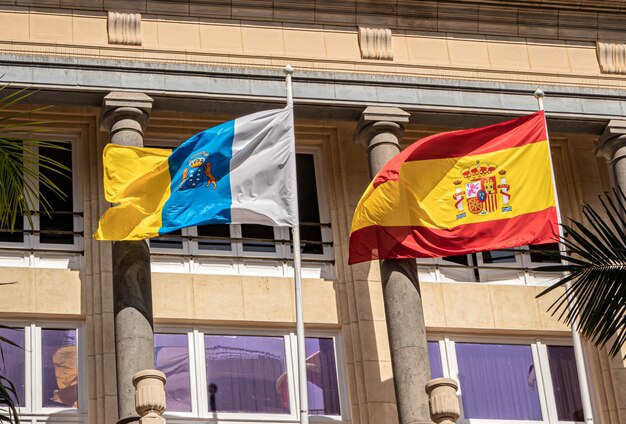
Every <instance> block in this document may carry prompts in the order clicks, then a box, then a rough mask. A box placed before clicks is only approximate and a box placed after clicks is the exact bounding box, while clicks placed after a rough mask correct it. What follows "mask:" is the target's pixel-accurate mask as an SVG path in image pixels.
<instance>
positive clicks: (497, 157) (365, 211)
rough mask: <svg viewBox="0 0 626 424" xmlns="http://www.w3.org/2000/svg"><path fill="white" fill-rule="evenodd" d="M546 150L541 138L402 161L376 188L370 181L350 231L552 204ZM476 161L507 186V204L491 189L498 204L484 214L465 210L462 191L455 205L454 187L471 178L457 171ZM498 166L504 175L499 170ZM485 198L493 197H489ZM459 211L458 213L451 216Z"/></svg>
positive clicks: (442, 225)
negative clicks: (490, 167) (494, 148)
mask: <svg viewBox="0 0 626 424" xmlns="http://www.w3.org/2000/svg"><path fill="white" fill-rule="evenodd" d="M548 154H549V152H548V143H547V141H542V142H538V143H532V144H528V145H524V146H521V147H514V148H510V149H503V150H499V151H496V152H490V153H485V154H481V155H474V156H465V157H462V158H444V159H432V160H418V161H410V162H405V163H404V164H403V165H402V167H401V169H400V176H399V179H398V180H392V181H387V182H385V183H383V184H381V185H379V186H378V187H376V188H374V187H373V184H370V186H369V187H368V188H367V190H366V191H365V193H364V194H363V197H362V198H361V201H360V202H359V206H357V208H356V212H355V216H354V220H353V223H352V232H354V231H357V230H359V229H361V228H364V227H368V226H372V225H378V226H382V227H385V226H413V227H414V226H424V227H429V228H438V229H449V228H453V227H455V226H458V225H463V224H470V223H480V222H488V221H494V220H498V219H507V218H513V217H516V216H520V215H523V214H527V213H532V212H537V211H541V210H544V209H546V208H548V207H551V206H555V204H556V203H555V200H554V190H553V187H552V184H551V181H552V177H551V172H550V162H549V156H548ZM477 161H479V162H480V163H481V164H484V165H487V164H493V165H496V169H495V170H494V171H493V172H491V173H490V174H489V175H488V176H495V178H496V185H500V184H501V179H505V180H506V184H507V185H509V186H510V188H509V189H508V190H507V192H508V194H510V196H511V198H510V200H509V203H508V204H507V205H505V204H504V202H503V195H502V194H501V189H500V188H497V187H495V188H494V189H495V190H497V194H496V197H497V202H498V208H497V209H496V210H495V211H493V212H490V213H484V214H475V213H472V212H470V210H468V204H467V197H468V196H467V194H465V195H463V197H464V200H463V211H459V210H458V209H457V207H456V206H455V202H456V200H455V199H454V197H453V196H454V195H455V193H456V189H457V188H460V189H461V190H462V191H465V190H466V188H467V183H470V182H471V181H470V179H467V178H464V176H463V171H464V170H467V169H469V168H470V167H471V166H472V165H475V164H476V162H477ZM502 171H506V174H504V175H502V174H500V172H502ZM473 179H474V180H475V179H476V178H473ZM455 181H456V182H458V183H459V184H455ZM487 200H491V201H493V198H492V199H487ZM503 206H510V211H503V210H502V208H503ZM463 213H465V216H464V217H459V218H457V216H459V215H462V214H463Z"/></svg>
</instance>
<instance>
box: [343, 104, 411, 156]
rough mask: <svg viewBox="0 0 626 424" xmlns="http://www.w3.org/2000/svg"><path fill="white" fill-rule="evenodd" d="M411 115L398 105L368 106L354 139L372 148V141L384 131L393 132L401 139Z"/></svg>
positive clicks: (362, 115)
mask: <svg viewBox="0 0 626 424" xmlns="http://www.w3.org/2000/svg"><path fill="white" fill-rule="evenodd" d="M410 116H411V114H410V113H408V112H405V111H404V110H402V109H400V108H397V107H385V106H368V107H366V108H365V110H364V111H363V113H362V114H361V118H360V119H359V123H358V125H357V127H356V130H355V131H354V141H355V142H357V143H361V144H363V145H364V146H365V147H367V148H370V147H371V146H370V142H371V141H372V140H373V139H374V137H375V136H376V135H378V134H380V133H382V132H389V133H393V134H394V135H395V136H396V137H397V138H398V140H399V139H400V138H401V137H402V134H403V133H404V124H406V123H407V122H409V117H410Z"/></svg>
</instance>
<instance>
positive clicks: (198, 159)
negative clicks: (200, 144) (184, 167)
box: [188, 152, 209, 168]
mask: <svg viewBox="0 0 626 424" xmlns="http://www.w3.org/2000/svg"><path fill="white" fill-rule="evenodd" d="M208 156H209V154H208V153H207V152H200V153H198V154H197V155H196V156H194V157H193V158H191V160H190V161H189V162H188V163H189V166H190V167H192V168H199V167H201V166H202V165H204V162H205V161H206V158H207V157H208Z"/></svg>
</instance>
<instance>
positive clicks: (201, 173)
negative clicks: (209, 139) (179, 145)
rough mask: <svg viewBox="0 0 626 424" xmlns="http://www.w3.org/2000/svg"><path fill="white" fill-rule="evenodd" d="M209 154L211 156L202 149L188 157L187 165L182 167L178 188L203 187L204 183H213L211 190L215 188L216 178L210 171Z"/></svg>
mask: <svg viewBox="0 0 626 424" xmlns="http://www.w3.org/2000/svg"><path fill="white" fill-rule="evenodd" d="M209 156H211V154H210V153H207V152H204V151H203V152H200V153H198V154H196V155H193V156H192V157H190V158H189V160H188V161H187V165H188V167H186V168H185V169H183V174H182V177H181V182H180V185H179V186H178V189H179V190H188V189H192V188H197V187H204V186H205V184H206V187H209V186H210V185H213V190H215V189H216V188H217V179H216V178H215V176H214V175H213V173H212V172H211V162H209V161H208V158H209Z"/></svg>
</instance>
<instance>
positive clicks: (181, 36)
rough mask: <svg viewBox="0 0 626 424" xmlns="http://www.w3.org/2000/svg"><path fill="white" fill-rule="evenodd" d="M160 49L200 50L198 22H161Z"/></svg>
mask: <svg viewBox="0 0 626 424" xmlns="http://www.w3.org/2000/svg"><path fill="white" fill-rule="evenodd" d="M157 26H158V29H157V30H158V36H159V47H161V48H176V49H177V50H182V51H186V50H198V49H200V27H199V25H198V22H197V21H196V20H192V19H190V20H189V21H187V22H168V21H159V22H158V24H157Z"/></svg>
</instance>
